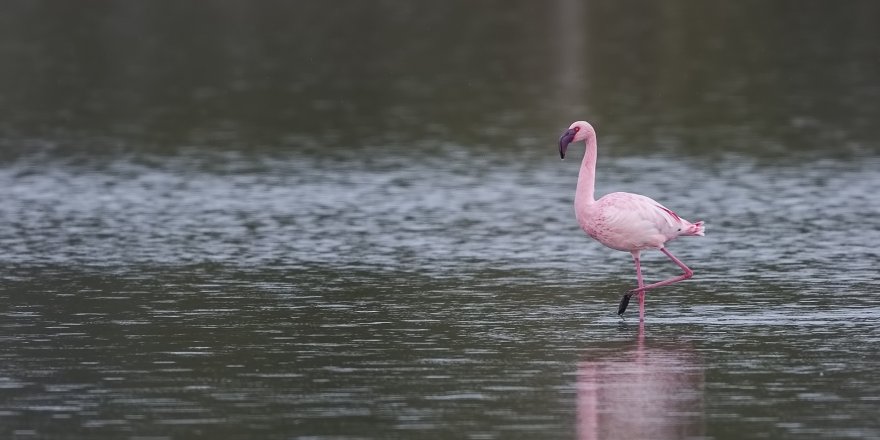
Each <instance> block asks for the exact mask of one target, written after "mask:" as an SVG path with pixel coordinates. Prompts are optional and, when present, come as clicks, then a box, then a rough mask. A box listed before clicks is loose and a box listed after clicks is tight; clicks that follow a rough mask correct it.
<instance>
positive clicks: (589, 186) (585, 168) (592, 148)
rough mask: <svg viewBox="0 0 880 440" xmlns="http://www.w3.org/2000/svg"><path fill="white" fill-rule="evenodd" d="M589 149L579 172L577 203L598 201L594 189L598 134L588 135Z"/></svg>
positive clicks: (576, 193) (575, 198)
mask: <svg viewBox="0 0 880 440" xmlns="http://www.w3.org/2000/svg"><path fill="white" fill-rule="evenodd" d="M586 143H587V150H586V151H585V152H584V160H583V161H582V162H581V171H580V173H579V174H578V184H577V191H576V192H575V193H574V200H575V203H582V204H588V205H589V204H592V203H593V202H595V201H596V199H595V198H594V197H593V190H594V188H595V184H596V150H597V148H596V135H593V136H589V137H587V140H586Z"/></svg>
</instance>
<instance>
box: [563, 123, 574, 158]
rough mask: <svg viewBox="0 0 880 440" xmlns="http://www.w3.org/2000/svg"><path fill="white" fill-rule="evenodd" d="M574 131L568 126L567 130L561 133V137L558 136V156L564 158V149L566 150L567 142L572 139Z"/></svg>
mask: <svg viewBox="0 0 880 440" xmlns="http://www.w3.org/2000/svg"><path fill="white" fill-rule="evenodd" d="M575 133H577V132H576V131H574V130H573V129H571V128H569V129H568V130H565V133H562V137H560V138H559V157H560V158H561V159H565V150H568V144H570V143H571V141H572V140H573V139H574V135H575Z"/></svg>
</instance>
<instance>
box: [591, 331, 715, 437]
mask: <svg viewBox="0 0 880 440" xmlns="http://www.w3.org/2000/svg"><path fill="white" fill-rule="evenodd" d="M590 357H591V359H588V360H586V361H584V362H581V364H580V365H579V367H578V376H577V412H578V426H577V433H578V439H580V440H592V439H618V438H620V439H624V438H625V439H635V438H650V439H684V438H689V437H701V436H703V435H704V431H705V425H704V422H703V386H704V382H705V379H704V376H703V367H702V364H701V362H700V361H699V358H698V357H697V355H696V354H695V353H694V352H693V351H692V350H690V349H688V348H686V347H681V346H674V347H673V346H665V347H659V346H658V347H649V346H647V345H646V344H645V333H644V323H641V324H640V325H639V333H638V337H637V340H636V342H635V344H634V345H633V346H632V347H631V348H626V349H625V350H623V351H620V350H615V351H614V352H612V353H606V354H604V355H603V354H602V353H599V354H596V355H591V356H590Z"/></svg>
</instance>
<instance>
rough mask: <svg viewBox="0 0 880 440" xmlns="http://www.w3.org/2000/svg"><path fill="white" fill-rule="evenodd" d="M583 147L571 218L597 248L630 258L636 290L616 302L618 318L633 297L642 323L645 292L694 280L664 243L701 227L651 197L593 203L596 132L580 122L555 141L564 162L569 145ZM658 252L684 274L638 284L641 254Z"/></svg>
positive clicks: (615, 196)
mask: <svg viewBox="0 0 880 440" xmlns="http://www.w3.org/2000/svg"><path fill="white" fill-rule="evenodd" d="M575 141H585V143H586V152H585V154H584V159H583V161H582V162H581V170H580V174H578V183H577V191H576V192H575V196H574V209H575V216H576V217H577V220H578V223H579V224H580V225H581V228H582V229H583V230H584V231H585V232H586V233H587V235H589V236H590V237H592V238H594V239H595V240H596V241H598V242H599V243H602V244H604V245H605V246H608V247H610V248H612V249H617V250H619V251H627V252H630V253H631V254H632V256H633V261H634V262H635V265H636V279H637V281H638V288H636V289H633V290H630V291H629V292H627V294H625V295H624V297H623V299H621V302H620V307H619V309H618V314H623V312H624V310H626V306H627V304H628V303H629V298H630V297H631V296H632V295H633V294H638V295H639V319H640V320H644V319H645V291H646V290H648V289H653V288H655V287H661V286H666V285H669V284H672V283H676V282H678V281H682V280H685V279H688V278H690V277H692V276H693V271H692V270H691V269H690V268H688V267H687V266H686V265H685V264H684V263H682V262H681V260H679V259H678V258H676V257H675V256H673V255H672V254H671V253H670V252H669V251H668V250H667V249H666V246H665V245H666V243H667V242H669V241H670V240H674V239H676V238H678V237H681V236H691V235H699V236H702V235H704V227H703V222H701V221H699V222H696V223H691V222H689V221H687V220H685V219H683V218H681V217H679V216H678V214H676V213H675V212H673V211H672V210H671V209H669V208H667V207H665V206H663V205H661V204H660V203H658V202H656V201H654V200H653V199H651V198H650V197H646V196H643V195H640V194H632V193H626V192H615V193H611V194H608V195H605V196H604V197H602V198H600V199H599V200H596V199H595V198H594V196H593V190H594V187H595V182H596V149H597V143H596V131H595V130H594V129H593V126H592V125H590V124H588V123H587V122H585V121H577V122H574V123H573V124H571V126H570V127H569V128H568V130H566V131H565V133H563V135H562V137H561V138H559V155H560V157H562V158H563V159H564V158H565V152H566V150H567V149H568V145H569V144H570V143H572V142H575ZM645 249H658V250H660V251H661V252H663V253H664V254H666V256H668V257H669V258H670V259H671V260H672V261H673V262H674V263H675V264H676V265H678V266H679V267H680V268H681V269H682V270H683V271H684V273H683V274H682V275H679V276H677V277H672V278H669V279H667V280H663V281H660V282H657V283H653V284H648V285H645V284H644V281H643V280H642V270H641V262H640V252H641V251H642V250H645Z"/></svg>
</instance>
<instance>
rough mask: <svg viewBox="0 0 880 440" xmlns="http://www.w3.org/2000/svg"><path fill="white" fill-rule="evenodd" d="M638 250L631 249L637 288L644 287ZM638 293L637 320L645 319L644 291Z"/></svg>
mask: <svg viewBox="0 0 880 440" xmlns="http://www.w3.org/2000/svg"><path fill="white" fill-rule="evenodd" d="M639 253H640V252H639V251H633V252H632V256H633V261H634V262H635V263H636V280H638V282H639V288H640V289H641V288H643V287H645V281H644V280H643V279H642V260H641V258H639ZM641 292H642V293H641V295H639V322H643V321H644V320H645V291H644V290H642V291H641Z"/></svg>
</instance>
